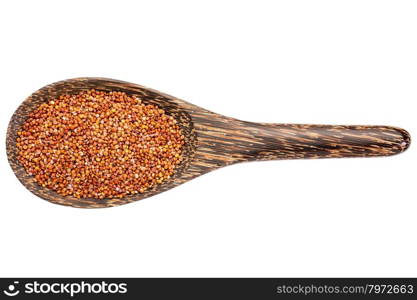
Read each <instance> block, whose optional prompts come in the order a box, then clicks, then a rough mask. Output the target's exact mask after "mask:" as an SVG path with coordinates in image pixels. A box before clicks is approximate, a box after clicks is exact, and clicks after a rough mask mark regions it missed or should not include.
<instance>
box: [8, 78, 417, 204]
mask: <svg viewBox="0 0 417 300" xmlns="http://www.w3.org/2000/svg"><path fill="white" fill-rule="evenodd" d="M92 88H94V89H98V90H106V91H110V90H118V91H123V92H126V93H128V94H136V95H140V96H141V97H142V99H143V101H144V102H145V103H152V104H156V105H158V106H159V107H161V108H163V109H164V110H165V111H166V112H167V113H168V114H170V115H172V116H174V117H175V118H176V120H177V121H178V122H179V124H180V127H181V129H182V132H183V134H184V136H185V137H186V145H185V146H184V149H183V158H184V159H183V161H182V163H181V164H180V165H179V167H178V168H177V170H176V172H175V174H174V176H172V177H171V178H170V179H169V180H167V181H165V182H163V183H162V184H160V185H158V186H156V187H154V188H153V189H151V190H148V191H146V192H145V193H143V194H136V195H131V196H127V197H124V198H121V199H118V198H116V199H77V198H74V197H71V196H66V197H63V196H61V195H59V194H57V193H56V192H54V191H52V190H49V189H46V188H43V187H41V186H39V185H38V184H37V183H36V182H35V181H34V179H33V177H32V176H30V175H28V174H27V173H26V171H25V170H24V168H23V167H22V166H21V165H20V164H19V162H18V160H17V158H16V154H17V148H16V138H17V132H18V131H19V128H20V127H21V125H22V123H23V122H24V121H25V119H26V117H27V115H28V113H30V112H31V111H32V110H33V109H35V108H36V107H37V106H38V105H39V104H41V103H42V102H45V101H49V100H52V99H54V98H56V97H57V96H59V95H61V94H68V93H70V94H71V93H77V92H79V91H81V90H88V89H92ZM409 144H410V135H409V134H408V133H407V132H406V131H405V130H403V129H400V128H395V127H389V126H331V125H299V124H263V123H252V122H245V121H240V120H236V119H233V118H229V117H225V116H222V115H219V114H216V113H213V112H210V111H207V110H205V109H203V108H200V107H198V106H196V105H193V104H191V103H188V102H186V101H183V100H181V99H178V98H175V97H172V96H170V95H166V94H163V93H160V92H158V91H155V90H152V89H148V88H145V87H143V86H140V85H137V84H132V83H128V82H123V81H118V80H113V79H104V78H76V79H70V80H64V81H60V82H56V83H53V84H50V85H47V86H45V87H43V88H41V89H40V90H38V91H36V92H35V93H33V94H32V95H31V96H30V97H29V98H27V99H26V100H25V101H24V102H23V103H22V104H21V105H20V106H19V108H18V109H17V110H16V112H15V113H14V115H13V117H12V119H11V120H10V123H9V127H8V132H7V155H8V159H9V163H10V165H11V167H12V169H13V171H14V173H15V174H16V176H17V178H18V179H19V180H20V181H21V182H22V184H23V185H24V186H25V187H26V188H28V189H29V190H30V191H31V192H32V193H34V194H36V195H37V196H39V197H41V198H43V199H46V200H48V201H51V202H53V203H57V204H62V205H69V206H73V207H81V208H99V207H111V206H117V205H121V204H126V203H130V202H133V201H137V200H141V199H144V198H147V197H150V196H152V195H155V194H158V193H160V192H163V191H166V190H168V189H171V188H173V187H175V186H177V185H180V184H182V183H184V182H187V181H189V180H191V179H193V178H195V177H197V176H200V175H202V174H205V173H207V172H209V171H212V170H215V169H217V168H221V167H224V166H227V165H230V164H234V163H238V162H245V161H254V160H275V159H298V158H333V157H372V156H388V155H394V154H397V153H401V152H403V151H405V150H406V149H407V148H408V146H409Z"/></svg>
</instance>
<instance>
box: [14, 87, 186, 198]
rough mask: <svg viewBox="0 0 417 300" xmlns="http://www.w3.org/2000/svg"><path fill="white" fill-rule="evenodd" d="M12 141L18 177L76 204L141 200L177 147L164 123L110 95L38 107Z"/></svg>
mask: <svg viewBox="0 0 417 300" xmlns="http://www.w3.org/2000/svg"><path fill="white" fill-rule="evenodd" d="M18 135H19V137H18V138H17V144H16V145H17V147H18V149H19V153H18V159H19V161H20V163H21V164H22V165H23V166H24V167H25V169H26V171H27V172H28V173H29V174H30V175H33V176H34V178H35V180H36V181H37V182H38V183H39V184H40V185H41V186H43V187H46V188H49V189H52V190H54V191H56V192H57V193H59V194H61V195H63V196H67V195H72V196H75V197H77V198H99V199H102V198H112V197H119V198H121V197H124V196H126V195H130V194H136V193H144V192H145V191H146V190H148V189H149V188H151V187H153V186H155V185H157V184H160V183H162V182H163V181H164V180H166V179H168V178H170V177H171V176H172V174H173V173H174V171H175V168H176V167H177V166H178V164H179V163H180V162H181V152H182V146H183V145H184V136H183V135H182V133H181V130H180V128H179V126H178V124H177V122H176V121H175V119H174V118H173V117H172V116H169V115H167V114H165V112H164V110H162V109H160V108H159V107H157V106H155V105H145V104H143V103H142V101H141V99H140V97H138V96H130V95H127V94H126V93H123V92H118V91H111V92H104V91H97V90H88V91H83V92H80V93H79V94H75V95H62V96H60V97H59V98H57V99H54V100H52V101H49V102H47V103H43V104H41V105H40V106H39V107H38V108H37V109H35V110H34V111H33V112H32V113H31V114H30V115H29V116H28V118H27V120H26V121H25V123H24V124H23V126H22V130H21V131H20V132H18Z"/></svg>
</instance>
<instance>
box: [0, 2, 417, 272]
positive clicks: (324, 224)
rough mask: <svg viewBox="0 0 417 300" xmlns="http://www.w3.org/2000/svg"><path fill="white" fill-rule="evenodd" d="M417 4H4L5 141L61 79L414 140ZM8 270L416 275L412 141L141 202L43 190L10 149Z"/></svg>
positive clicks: (272, 167)
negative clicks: (390, 129) (48, 197)
mask: <svg viewBox="0 0 417 300" xmlns="http://www.w3.org/2000/svg"><path fill="white" fill-rule="evenodd" d="M416 16H417V2H416V1H381V0H378V1H364V0H360V1H206V2H202V1H66V2H64V1H2V2H1V4H0V44H1V45H0V82H1V101H0V105H1V108H0V116H1V127H0V129H1V132H0V134H1V136H2V137H3V143H4V140H5V136H6V128H7V124H8V122H9V119H10V117H11V115H12V114H13V112H14V111H15V109H16V108H17V107H18V105H19V104H20V103H21V101H23V100H24V99H25V98H26V97H27V96H28V95H30V94H31V93H32V92H33V91H35V90H37V89H38V88H40V87H42V86H44V85H46V84H49V83H52V82H54V81H58V80H62V79H67V78H72V77H79V76H100V77H109V78H114V79H120V80H125V81H130V82H135V83H139V84H142V85H145V86H148V87H151V88H155V89H158V90H160V91H163V92H166V93H168V94H172V95H174V96H177V97H179V98H182V99H185V100H187V101H190V102H192V103H194V104H197V105H199V106H202V107H204V108H207V109H209V110H212V111H215V112H218V113H221V114H225V115H229V116H232V117H236V118H239V119H243V120H249V121H262V122H289V123H328V124H375V125H383V124H385V125H395V126H399V127H403V128H406V129H407V130H408V131H409V132H410V133H411V134H412V135H414V136H417V121H416V99H417V86H416V82H417V39H416V33H417V18H416ZM0 151H1V153H0V154H1V156H0V170H1V181H0V184H1V193H0V198H1V199H0V240H1V242H0V243H1V245H0V276H417V256H416V253H417V239H416V229H417V217H416V211H417V197H416V196H417V195H416V194H417V193H416V162H417V158H416V151H417V148H416V147H415V145H414V147H413V145H412V146H411V148H410V149H409V150H408V151H407V152H406V153H404V154H401V155H398V156H394V157H388V158H372V159H329V160H299V161H271V162H259V163H248V164H241V165H234V166H231V167H227V168H224V169H221V170H218V171H215V172H212V173H209V174H207V175H204V176H202V177H200V178H198V179H195V180H193V181H191V182H189V183H186V184H184V185H182V186H180V187H178V188H175V189H173V190H171V191H168V192H165V193H163V194H160V195H158V196H155V197H153V198H149V199H146V200H144V201H141V202H136V203H133V204H129V205H125V206H121V207H116V208H108V209H95V210H82V209H74V208H69V207H64V206H58V205H54V204H51V203H49V202H47V201H44V200H42V199H40V198H37V197H36V196H34V195H33V194H31V193H30V192H29V191H27V190H26V189H25V188H24V187H23V186H22V185H21V184H20V183H19V182H18V180H17V179H16V177H15V176H14V174H13V172H12V170H11V168H10V167H9V165H8V162H7V159H6V154H5V145H4V144H3V146H2V147H1V148H0Z"/></svg>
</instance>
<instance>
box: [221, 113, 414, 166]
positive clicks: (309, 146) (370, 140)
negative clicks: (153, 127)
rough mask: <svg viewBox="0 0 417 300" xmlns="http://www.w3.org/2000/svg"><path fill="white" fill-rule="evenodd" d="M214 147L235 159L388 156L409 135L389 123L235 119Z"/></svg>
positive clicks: (406, 141) (406, 143)
mask: <svg viewBox="0 0 417 300" xmlns="http://www.w3.org/2000/svg"><path fill="white" fill-rule="evenodd" d="M233 127H234V128H233V131H229V130H226V132H225V136H224V137H225V138H226V137H228V138H227V139H223V141H222V140H219V141H218V143H217V145H216V148H217V151H219V152H221V153H222V155H225V156H227V155H228V156H229V157H233V158H234V159H235V162H237V161H245V160H246V161H247V160H276V159H299V158H333V157H372V156H388V155H394V154H398V153H401V152H403V151H405V150H406V149H407V148H408V147H409V145H410V141H411V138H410V135H409V134H408V132H407V131H405V130H404V129H401V128H396V127H389V126H333V125H301V124H264V123H250V122H242V121H238V122H236V123H235V124H234V126H233ZM224 140H226V142H224Z"/></svg>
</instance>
